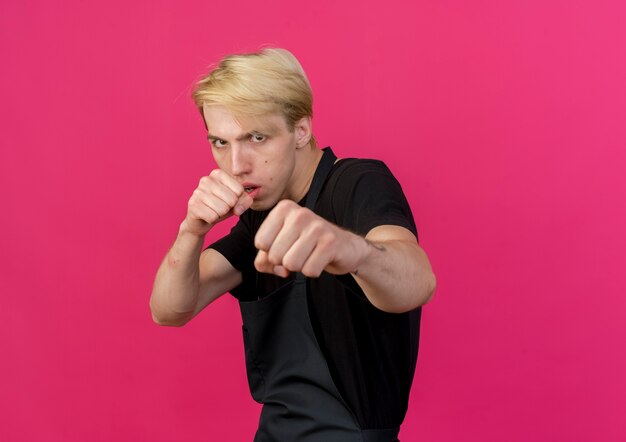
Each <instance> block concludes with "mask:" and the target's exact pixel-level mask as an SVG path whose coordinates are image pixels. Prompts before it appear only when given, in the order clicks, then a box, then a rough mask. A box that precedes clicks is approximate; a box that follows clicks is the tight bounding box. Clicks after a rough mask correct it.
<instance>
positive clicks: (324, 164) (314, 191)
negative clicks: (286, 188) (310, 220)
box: [306, 147, 337, 210]
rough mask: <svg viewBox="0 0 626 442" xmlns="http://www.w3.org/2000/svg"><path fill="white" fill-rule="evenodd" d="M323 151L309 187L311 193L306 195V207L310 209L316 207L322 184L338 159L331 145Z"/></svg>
mask: <svg viewBox="0 0 626 442" xmlns="http://www.w3.org/2000/svg"><path fill="white" fill-rule="evenodd" d="M323 152H324V154H323V155H322V159H321V160H320V163H319V164H318V165H317V169H315V175H313V181H312V182H311V188H310V189H309V193H308V195H307V197H306V208H307V209H309V210H313V208H314V207H315V203H316V202H317V198H318V197H319V195H320V191H321V190H322V186H323V185H324V183H325V182H326V178H328V174H329V173H330V169H332V167H333V164H335V161H336V160H337V157H336V156H335V154H334V153H333V151H332V149H331V148H330V147H326V148H324V150H323Z"/></svg>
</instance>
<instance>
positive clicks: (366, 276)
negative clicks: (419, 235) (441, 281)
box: [351, 225, 437, 313]
mask: <svg viewBox="0 0 626 442" xmlns="http://www.w3.org/2000/svg"><path fill="white" fill-rule="evenodd" d="M364 242H365V243H366V244H367V247H366V249H365V251H364V252H363V254H362V255H361V259H360V261H359V262H357V264H356V268H355V269H354V270H353V271H352V272H351V274H352V276H353V277H354V279H355V281H356V282H357V283H358V284H359V286H360V287H361V289H362V290H363V292H364V293H365V295H366V296H367V298H368V299H369V300H370V302H371V303H372V304H373V305H374V306H376V307H377V308H379V309H380V310H384V311H386V312H392V313H401V312H405V311H409V310H412V309H414V308H416V307H419V306H420V305H424V304H426V303H427V302H428V301H429V300H430V298H431V297H432V295H433V293H434V291H435V288H436V286H437V281H436V278H435V275H434V273H433V271H432V268H431V265H430V262H429V260H428V256H426V252H424V250H423V249H422V248H421V247H420V246H419V244H418V243H417V240H416V238H415V236H414V235H413V233H411V232H410V231H409V230H407V229H405V228H404V227H400V226H390V225H385V226H378V227H375V228H373V229H372V230H370V231H369V233H368V234H367V235H366V236H365V239H364Z"/></svg>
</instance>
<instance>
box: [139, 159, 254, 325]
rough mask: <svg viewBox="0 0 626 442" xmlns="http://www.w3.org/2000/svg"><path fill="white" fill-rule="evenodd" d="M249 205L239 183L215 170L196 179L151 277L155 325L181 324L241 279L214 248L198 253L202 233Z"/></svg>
mask: <svg viewBox="0 0 626 442" xmlns="http://www.w3.org/2000/svg"><path fill="white" fill-rule="evenodd" d="M251 204H252V198H251V197H250V196H249V195H247V194H246V193H245V192H244V190H243V187H242V186H241V184H239V183H238V182H237V181H236V180H235V179H233V178H232V177H231V176H229V175H228V174H226V173H225V172H223V171H221V170H219V169H215V170H214V171H212V172H211V174H210V175H209V176H207V177H202V178H201V179H200V184H199V185H198V187H197V188H196V190H194V192H193V194H192V196H191V198H190V199H189V203H188V210H187V216H186V217H185V220H184V221H183V222H182V223H181V225H180V228H179V231H178V236H177V237H176V241H175V242H174V244H173V245H172V247H171V249H170V250H169V251H168V252H167V254H166V255H165V258H164V259H163V262H162V263H161V265H160V266H159V269H158V271H157V275H156V277H155V281H154V286H153V288H152V295H151V296H150V311H151V312H152V319H153V320H154V322H156V323H157V324H159V325H173V326H181V325H185V324H186V323H187V322H189V320H190V319H191V318H193V317H194V316H195V315H197V314H198V313H199V312H200V311H201V310H202V309H203V308H204V307H206V306H207V305H208V304H210V303H211V302H213V301H214V300H215V299H217V298H218V297H219V296H221V295H222V294H224V293H226V292H227V291H230V290H231V289H232V288H234V287H236V286H237V285H239V284H240V283H241V280H242V276H241V272H239V271H238V270H236V269H235V268H234V267H233V266H232V265H231V264H230V262H228V260H227V259H226V258H224V256H222V255H221V254H220V253H219V252H217V251H215V250H212V249H208V250H206V251H204V252H202V245H203V242H204V237H205V235H206V234H207V233H208V231H209V230H211V228H212V227H213V226H214V225H215V224H216V223H218V222H220V221H223V220H224V219H226V218H229V217H230V216H232V215H241V214H242V213H243V212H244V211H245V210H247V208H248V207H250V205H251Z"/></svg>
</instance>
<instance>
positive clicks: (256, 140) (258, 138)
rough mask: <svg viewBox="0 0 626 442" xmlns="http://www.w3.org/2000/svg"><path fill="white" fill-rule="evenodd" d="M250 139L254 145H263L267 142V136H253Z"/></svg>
mask: <svg viewBox="0 0 626 442" xmlns="http://www.w3.org/2000/svg"><path fill="white" fill-rule="evenodd" d="M250 139H251V140H252V142H253V143H261V142H263V141H265V135H261V134H252V136H251V137H250Z"/></svg>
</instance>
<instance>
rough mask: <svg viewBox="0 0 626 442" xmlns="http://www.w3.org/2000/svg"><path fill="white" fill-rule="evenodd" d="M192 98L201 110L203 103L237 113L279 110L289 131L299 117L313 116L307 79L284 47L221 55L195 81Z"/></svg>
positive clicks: (278, 112)
mask: <svg viewBox="0 0 626 442" xmlns="http://www.w3.org/2000/svg"><path fill="white" fill-rule="evenodd" d="M192 98H193V100H194V102H195V104H196V106H197V107H198V109H199V110H200V112H201V113H203V111H202V107H203V106H204V105H205V104H209V105H211V104H220V105H223V106H225V107H226V108H227V109H228V110H229V111H230V112H231V113H232V114H233V115H234V116H236V117H238V116H239V117H255V116H260V115H264V114H272V113H273V114H282V115H283V116H284V117H285V120H286V122H287V127H288V129H289V130H290V131H293V129H294V127H295V124H296V123H297V122H298V121H299V120H300V119H301V118H303V117H312V116H313V93H312V92H311V85H310V84H309V80H308V79H307V77H306V74H305V73H304V70H303V69H302V66H301V65H300V63H299V62H298V60H297V59H296V57H295V56H294V55H293V54H292V53H291V52H289V51H287V50H286V49H279V48H265V49H262V50H260V51H258V52H253V53H248V54H233V55H228V56H226V57H224V58H223V59H222V60H221V61H220V63H219V64H218V66H217V67H215V68H214V69H213V70H212V71H211V72H209V74H208V75H206V76H205V77H204V78H202V79H201V80H200V81H199V82H198V83H196V85H195V88H194V90H193V93H192ZM312 144H315V142H314V141H313V143H312Z"/></svg>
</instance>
